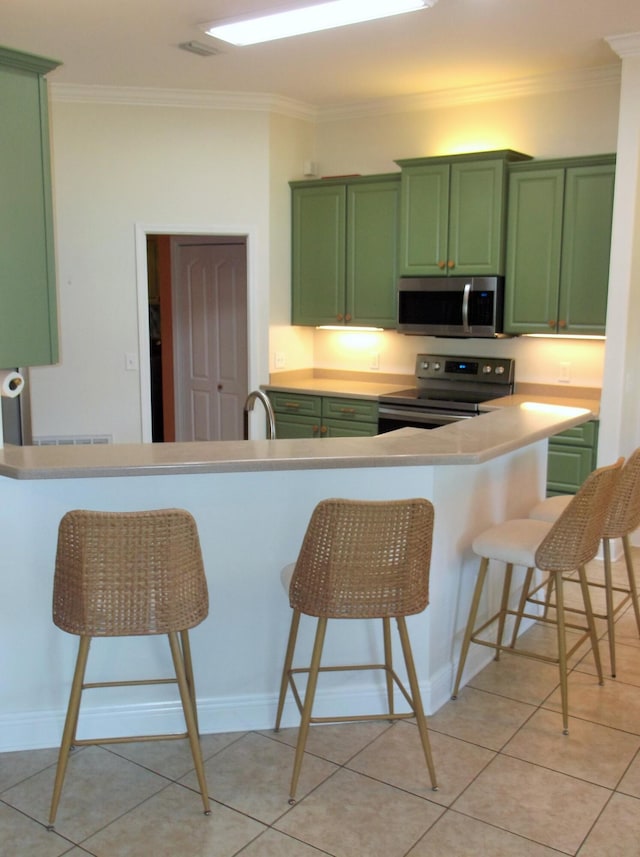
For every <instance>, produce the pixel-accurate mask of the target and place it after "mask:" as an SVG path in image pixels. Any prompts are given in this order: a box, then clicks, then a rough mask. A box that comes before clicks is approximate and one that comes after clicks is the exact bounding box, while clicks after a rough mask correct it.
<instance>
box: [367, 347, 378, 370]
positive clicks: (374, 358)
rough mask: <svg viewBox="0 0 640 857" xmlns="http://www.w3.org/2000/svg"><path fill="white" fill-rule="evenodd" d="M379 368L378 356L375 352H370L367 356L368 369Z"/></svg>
mask: <svg viewBox="0 0 640 857" xmlns="http://www.w3.org/2000/svg"><path fill="white" fill-rule="evenodd" d="M379 368H380V354H379V353H378V352H377V351H372V352H371V354H370V355H369V369H379Z"/></svg>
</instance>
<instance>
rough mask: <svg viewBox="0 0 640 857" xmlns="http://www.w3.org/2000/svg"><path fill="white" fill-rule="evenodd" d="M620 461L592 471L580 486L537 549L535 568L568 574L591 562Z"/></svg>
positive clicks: (597, 544) (619, 468)
mask: <svg viewBox="0 0 640 857" xmlns="http://www.w3.org/2000/svg"><path fill="white" fill-rule="evenodd" d="M623 461H624V459H623V458H619V459H618V461H617V462H616V463H615V464H610V465H608V466H607V467H601V468H599V469H598V470H594V472H593V473H591V474H590V476H589V477H588V478H587V479H586V480H585V481H584V482H583V484H582V486H581V488H580V490H579V491H578V493H577V494H576V495H575V496H574V497H573V498H572V499H571V502H570V503H569V505H568V506H567V507H566V509H565V510H564V512H563V513H562V514H561V515H560V517H559V518H558V520H557V521H556V522H555V524H554V525H553V527H552V528H551V530H550V531H549V533H548V534H547V536H546V537H545V538H544V540H543V541H542V542H541V544H540V546H539V547H538V550H537V551H536V566H537V567H538V568H541V569H543V570H544V571H562V572H569V571H574V570H575V569H576V568H579V567H580V566H582V565H585V564H586V563H587V562H590V561H591V560H592V559H593V558H594V556H595V555H596V553H597V552H598V547H599V545H600V539H601V538H602V534H603V530H604V525H605V520H606V516H607V511H608V508H609V503H610V500H611V497H612V495H613V492H614V490H615V488H616V484H617V481H618V479H619V476H620V472H621V469H622V463H623Z"/></svg>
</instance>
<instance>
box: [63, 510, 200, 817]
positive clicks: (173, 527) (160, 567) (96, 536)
mask: <svg viewBox="0 0 640 857" xmlns="http://www.w3.org/2000/svg"><path fill="white" fill-rule="evenodd" d="M208 611H209V600H208V594H207V583H206V579H205V575H204V568H203V563H202V554H201V551H200V542H199V538H198V531H197V528H196V523H195V521H194V519H193V518H192V516H191V515H190V514H189V513H188V512H186V511H184V510H182V509H162V510H155V511H148V512H92V511H85V510H76V511H72V512H67V514H66V515H64V517H63V518H62V520H61V522H60V526H59V529H58V547H57V553H56V567H55V576H54V584H53V621H54V623H55V624H56V625H57V626H58V627H59V628H61V629H62V630H63V631H67V632H68V633H70V634H77V635H78V636H79V637H80V643H79V648H78V657H77V661H76V667H75V672H74V677H73V683H72V687H71V694H70V697H69V706H68V709H67V716H66V720H65V725H64V731H63V735H62V743H61V746H60V753H59V756H58V766H57V771H56V778H55V783H54V788H53V796H52V799H51V809H50V813H49V828H50V829H51V828H53V824H54V822H55V818H56V813H57V810H58V803H59V801H60V795H61V792H62V785H63V782H64V778H65V773H66V769H67V762H68V758H69V752H70V750H71V748H72V747H73V746H81V745H85V744H116V743H126V742H130V741H142V740H144V741H152V740H167V739H175V738H186V737H188V739H189V743H190V746H191V752H192V755H193V762H194V766H195V770H196V775H197V778H198V784H199V786H200V792H201V795H202V804H203V807H204V811H205V813H206V814H209V812H210V809H209V797H208V792H207V784H206V780H205V775H204V767H203V763H202V754H201V751H200V741H199V738H198V724H197V715H196V695H195V686H194V681H193V668H192V663H191V650H190V645H189V634H188V629H189V628H193V627H195V626H196V625H198V624H199V623H200V622H202V620H203V619H204V618H205V617H206V616H207V613H208ZM149 634H167V635H168V637H169V646H170V649H171V656H172V659H173V665H174V669H175V678H174V677H171V678H158V679H140V680H134V681H112V682H94V683H85V681H84V677H85V671H86V666H87V659H88V655H89V646H90V643H91V639H92V638H93V637H128V636H139V635H149ZM167 683H175V684H177V685H178V688H179V692H180V699H181V703H182V709H183V712H184V718H185V722H186V729H187V731H186V732H185V733H180V734H169V735H139V736H131V737H125V738H95V739H82V740H79V739H77V738H76V730H77V725H78V717H79V713H80V701H81V697H82V692H83V690H85V689H87V688H99V687H118V686H125V685H143V684H167Z"/></svg>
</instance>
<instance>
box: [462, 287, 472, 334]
mask: <svg viewBox="0 0 640 857" xmlns="http://www.w3.org/2000/svg"><path fill="white" fill-rule="evenodd" d="M470 292H471V283H465V284H464V293H463V295H462V327H463V329H464V332H465V333H471V328H470V327H469V294H470Z"/></svg>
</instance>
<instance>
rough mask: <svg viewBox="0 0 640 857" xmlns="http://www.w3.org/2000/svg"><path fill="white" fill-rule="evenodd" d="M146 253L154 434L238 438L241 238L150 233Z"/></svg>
mask: <svg viewBox="0 0 640 857" xmlns="http://www.w3.org/2000/svg"><path fill="white" fill-rule="evenodd" d="M146 250H147V278H148V319H149V367H150V395H151V439H152V440H153V442H156V443H157V442H163V441H174V440H175V441H205V440H240V439H242V437H243V432H244V423H243V417H244V402H245V400H246V397H247V393H248V341H247V242H246V237H245V236H230V235H223V236H215V235H163V234H147V236H146Z"/></svg>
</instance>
